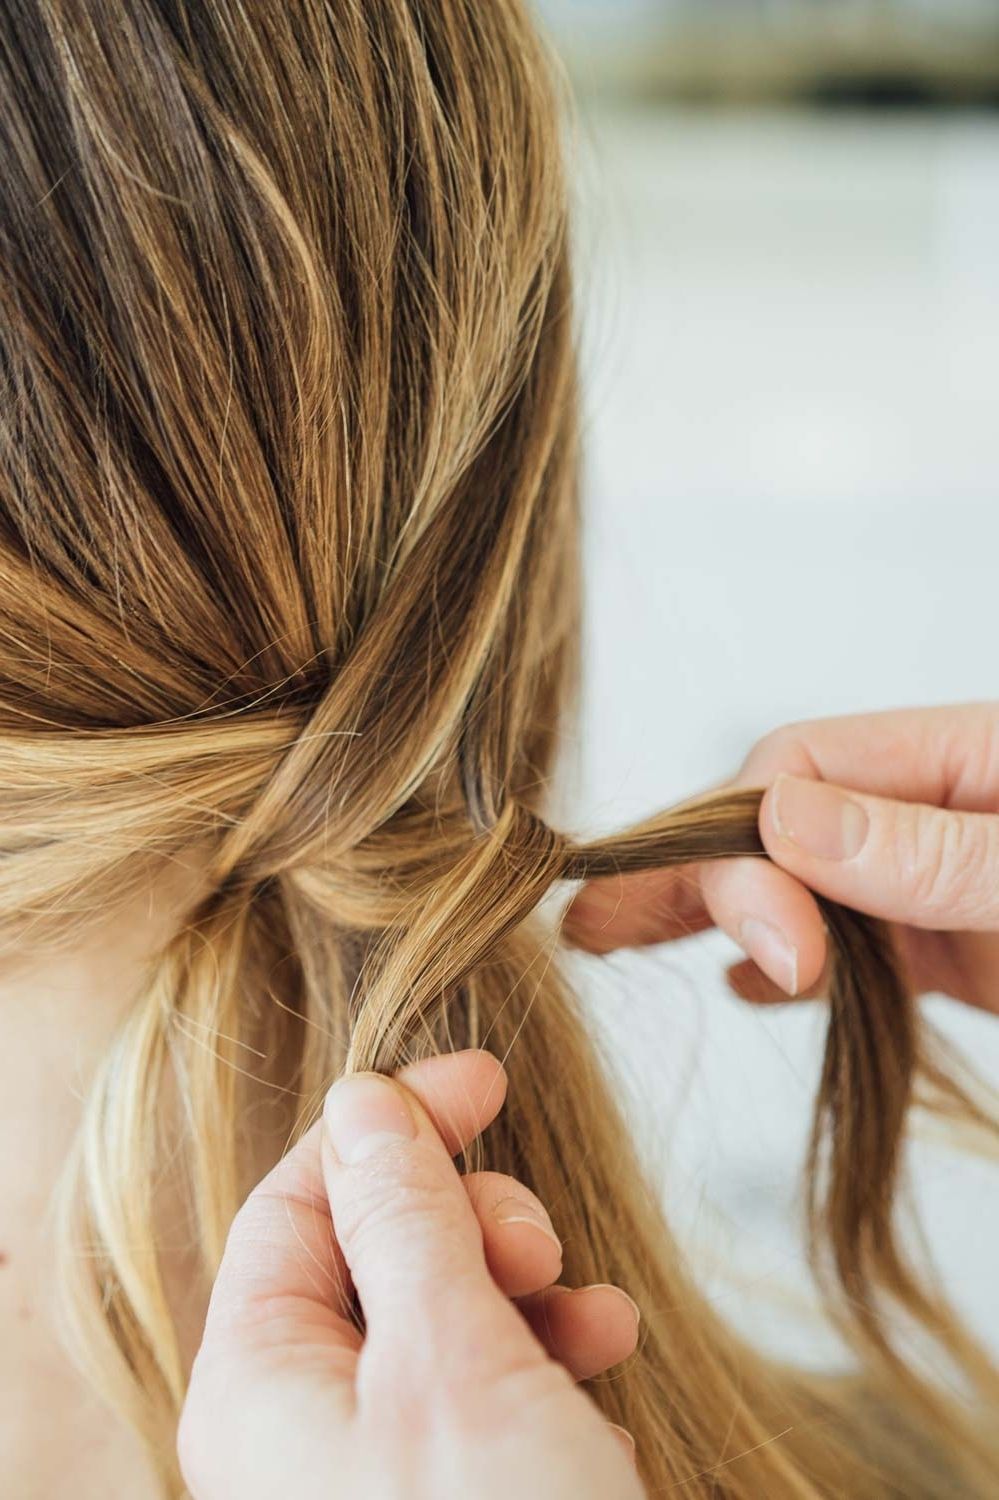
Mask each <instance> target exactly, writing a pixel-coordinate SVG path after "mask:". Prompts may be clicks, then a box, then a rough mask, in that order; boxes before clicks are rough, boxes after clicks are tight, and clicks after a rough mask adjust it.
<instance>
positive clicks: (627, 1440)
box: [607, 1422, 637, 1459]
mask: <svg viewBox="0 0 999 1500" xmlns="http://www.w3.org/2000/svg"><path fill="white" fill-rule="evenodd" d="M607 1426H608V1427H609V1428H610V1430H611V1432H612V1433H613V1434H614V1436H615V1437H616V1438H617V1439H618V1441H619V1442H620V1443H621V1444H622V1445H623V1447H624V1448H625V1449H626V1450H627V1452H628V1456H629V1458H632V1459H633V1458H634V1457H635V1454H636V1452H637V1450H636V1448H635V1439H634V1438H633V1437H632V1435H631V1433H630V1432H629V1431H628V1429H627V1427H619V1426H618V1424H617V1423H616V1422H608V1423H607Z"/></svg>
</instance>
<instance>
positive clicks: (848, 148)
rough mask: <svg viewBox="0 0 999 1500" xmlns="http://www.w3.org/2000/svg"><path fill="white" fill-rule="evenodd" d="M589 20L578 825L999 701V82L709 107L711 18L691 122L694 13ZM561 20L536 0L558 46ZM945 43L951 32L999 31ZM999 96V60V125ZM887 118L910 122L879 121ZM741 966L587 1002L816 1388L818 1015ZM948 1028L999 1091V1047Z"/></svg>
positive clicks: (980, 1187)
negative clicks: (917, 718) (860, 100)
mask: <svg viewBox="0 0 999 1500" xmlns="http://www.w3.org/2000/svg"><path fill="white" fill-rule="evenodd" d="M573 4H574V5H575V6H576V14H577V19H580V20H581V21H586V20H589V21H592V22H593V23H594V26H595V27H596V30H594V31H588V30H587V28H586V27H585V26H583V28H582V31H578V30H573V29H572V28H570V30H572V35H569V34H568V32H566V31H565V30H564V29H563V30H562V31H561V32H560V33H559V34H560V35H562V36H563V37H564V38H566V51H567V56H568V57H569V59H570V61H571V63H572V65H573V67H574V68H575V72H576V80H577V87H578V92H579V95H580V100H579V106H578V107H579V112H580V122H579V138H578V141H577V143H576V145H575V148H574V149H575V155H576V163H575V182H576V185H577V196H578V211H577V235H578V256H577V264H578V280H579V305H580V319H581V325H582V340H583V353H584V369H585V392H586V410H587V428H586V435H587V456H588V482H587V512H588V515H587V527H588V529H587V538H586V549H587V554H586V558H587V592H588V599H587V606H588V610H587V653H586V683H585V711H584V716H583V721H582V724H581V736H580V743H579V745H578V746H577V747H576V748H577V755H578V764H579V773H578V784H577V787H576V789H575V791H574V792H573V794H572V795H571V803H570V806H571V814H570V813H567V817H569V818H570V820H571V823H572V825H573V826H575V827H576V828H578V829H580V830H583V831H588V832H589V831H597V830H604V829H611V828H614V827H616V826H620V825H622V824H623V823H624V822H626V821H628V820H632V819H634V818H635V817H638V816H641V815H643V814H645V813H647V812H649V811H651V810H653V809H654V808H657V807H661V806H664V805H666V804H668V803H670V802H672V801H676V800H678V799H680V798H682V797H685V796H688V795H690V794H691V793H693V792H695V791H697V790H700V789H701V788H703V787H704V786H706V785H707V784H709V783H711V782H712V781H714V780H716V779H718V778H721V777H723V776H724V775H726V774H727V773H728V772H730V771H731V770H733V769H734V768H735V767H736V766H737V765H738V763H739V761H740V760H741V758H742V756H743V755H744V754H745V752H746V751H747V750H748V748H749V747H750V745H751V744H752V742H753V740H754V739H755V738H756V737H757V736H759V735H760V734H761V733H763V732H765V731H766V730H767V729H768V728H771V727H773V726H775V725H777V724H780V723H782V722H786V721H788V720H793V719H800V718H804V717H812V716H817V715H827V714H833V713H840V712H849V711H854V710H862V709H877V708H888V707H892V706H898V705H906V704H920V703H945V702H949V701H959V700H962V699H970V698H993V697H996V696H997V692H999V667H997V665H996V661H995V657H996V647H995V640H996V632H997V626H999V507H997V503H996V502H997V498H999V392H997V366H999V114H997V113H993V112H992V111H991V110H990V109H989V108H988V107H987V99H986V97H985V96H986V94H987V92H988V90H987V89H986V90H985V91H984V93H983V91H982V86H981V85H982V76H981V72H980V71H979V73H976V74H975V82H974V90H973V93H974V97H973V98H971V99H970V100H969V99H968V98H966V97H963V95H962V89H965V90H966V86H967V75H966V74H964V73H960V79H962V80H963V82H960V81H959V82H957V83H955V74H954V71H953V68H950V71H948V69H947V68H945V69H944V70H943V73H942V74H941V79H940V80H938V82H937V83H936V84H933V87H938V86H939V88H940V90H941V97H940V98H939V99H937V100H935V101H933V100H931V101H930V102H929V103H927V101H926V99H925V98H924V97H923V96H924V95H925V93H926V90H927V89H928V88H929V87H930V85H929V84H928V83H927V78H928V77H931V75H932V70H930V73H927V74H926V75H925V76H923V75H921V77H920V81H919V85H918V90H917V93H918V96H919V97H918V99H917V100H916V102H921V103H922V104H923V106H924V107H921V108H915V107H912V106H913V100H911V99H909V98H908V96H907V93H906V87H904V86H903V85H904V84H905V78H906V77H910V76H911V75H906V74H904V73H903V74H900V73H899V72H898V70H897V68H896V64H895V62H893V63H892V66H891V69H890V70H889V72H888V73H887V74H884V73H882V74H879V73H878V70H877V69H876V68H874V69H867V70H866V71H865V70H864V69H863V68H862V69H860V73H861V74H862V75H863V76H862V93H863V97H864V100H865V101H866V102H867V104H868V105H869V106H870V107H865V108H863V109H859V108H856V107H844V106H843V103H842V97H841V96H842V95H843V94H844V92H845V94H846V95H847V97H848V98H849V97H852V96H851V95H850V89H851V88H853V87H854V84H855V83H856V78H855V77H853V75H850V77H846V74H845V73H844V70H843V66H842V58H841V57H840V56H838V55H837V58H836V63H835V68H834V69H833V70H832V76H833V79H834V82H835V90H834V93H835V94H836V95H837V96H838V97H840V103H839V105H838V107H836V108H831V109H830V108H825V109H819V108H817V107H815V103H814V101H815V99H816V97H823V96H827V95H828V93H829V89H828V87H827V82H828V80H824V79H823V76H822V70H821V67H819V66H818V65H816V64H815V60H814V59H815V57H816V56H818V57H819V59H820V60H821V50H820V51H819V52H818V53H816V54H812V53H810V54H808V55H809V56H810V57H811V58H812V62H811V63H810V64H809V69H810V71H808V70H806V71H807V80H806V83H807V88H806V89H805V91H804V92H803V93H801V94H800V95H799V96H795V93H794V89H793V87H792V86H791V83H790V82H789V79H792V78H793V76H794V70H793V68H790V71H789V72H788V73H787V74H786V75H784V77H783V81H782V84H781V88H780V91H777V90H775V89H773V88H771V87H770V86H769V85H767V84H762V83H761V82H760V81H759V79H754V80H751V81H750V82H749V83H745V80H743V83H744V84H745V87H739V86H735V87H730V85H731V81H732V80H731V75H727V81H726V82H725V83H724V85H723V84H720V83H719V82H718V80H717V78H716V79H715V80H714V82H712V83H711V85H710V89H708V85H707V84H706V83H705V78H706V76H707V74H708V73H709V72H710V67H708V66H707V65H706V64H705V63H704V56H705V54H706V52H709V51H710V45H709V44H710V38H711V32H710V28H708V30H707V31H703V24H702V32H703V34H702V37H701V40H702V42H703V43H704V46H702V48H701V52H700V54H699V56H700V59H701V61H700V64H699V68H700V71H699V72H698V73H697V83H696V88H697V91H698V93H699V96H700V97H701V103H700V104H699V106H698V107H691V106H690V103H689V100H688V101H687V102H686V103H685V104H682V105H681V104H680V103H678V99H677V93H678V90H677V88H676V86H675V83H676V77H675V75H676V70H677V68H678V64H677V63H676V61H675V59H674V61H673V62H672V63H671V67H672V69H673V74H672V75H671V78H672V81H669V79H668V80H667V82H666V83H665V84H663V85H662V87H661V88H660V87H659V86H658V85H657V87H656V88H650V87H648V86H647V85H648V79H649V78H650V77H651V76H653V75H654V74H655V55H656V54H655V52H654V51H649V50H648V47H647V37H648V34H649V33H648V32H647V31H646V30H645V29H644V28H647V27H648V25H649V24H650V20H651V22H654V23H657V24H659V23H662V22H663V18H664V16H666V13H667V12H668V13H669V17H668V18H672V20H676V18H677V17H679V16H680V15H681V12H682V11H683V10H684V7H682V6H678V5H673V6H659V7H657V6H656V5H655V4H654V3H647V4H642V5H636V6H635V7H634V9H635V11H636V13H637V12H641V14H640V15H639V16H638V22H639V26H640V28H642V29H641V30H640V31H639V32H636V33H629V32H628V26H627V21H628V11H629V7H628V6H627V5H622V4H620V3H617V4H616V5H615V6H607V5H604V6H602V7H601V6H600V5H597V4H594V3H590V4H582V3H580V4H576V0H573ZM866 8H867V10H868V11H877V12H878V13H879V14H881V15H882V18H883V15H884V14H886V13H887V11H889V10H892V11H895V12H908V13H909V14H910V15H915V13H916V12H917V11H921V12H922V13H924V16H925V17H931V13H933V12H934V11H936V12H940V10H941V7H939V6H937V7H933V6H932V5H922V6H918V5H916V6H914V5H912V4H910V5H908V6H905V5H897V6H892V7H885V6H867V7H866ZM571 9H572V7H567V5H566V3H564V0H551V5H550V11H551V14H552V17H553V19H554V21H555V23H556V26H557V25H558V23H559V22H560V21H561V22H563V23H564V22H565V20H566V15H567V13H568V10H571ZM688 9H689V7H688ZM780 9H781V7H778V6H775V5H769V6H767V5H758V6H746V7H744V8H743V10H742V11H741V12H739V8H738V7H733V6H732V5H728V6H725V5H721V4H719V3H717V0H713V3H711V4H707V3H705V4H704V5H703V6H702V8H701V11H700V17H701V23H704V22H705V20H706V18H707V16H708V12H710V13H711V14H712V16H713V18H714V20H715V21H716V22H717V31H716V35H717V36H718V37H719V38H720V39H721V40H720V41H719V46H720V47H721V48H722V50H724V40H725V16H726V15H728V16H729V17H730V18H731V17H732V16H735V15H736V14H737V12H738V13H739V15H740V18H741V19H740V24H742V23H743V22H744V21H745V16H746V14H748V13H749V12H754V13H759V14H760V15H763V14H764V13H766V17H767V19H768V24H769V23H774V18H775V16H776V13H777V12H778V11H779V10H780ZM809 9H810V10H813V11H814V10H815V9H819V10H821V9H822V7H809ZM828 9H829V10H830V11H832V10H837V9H838V10H839V12H840V13H841V14H842V13H845V12H846V11H847V10H852V11H853V13H854V14H855V15H859V14H860V12H861V11H862V10H864V7H863V6H862V5H857V4H854V5H853V6H852V7H850V6H842V5H840V6H838V7H837V6H830V7H829V8H828ZM783 10H784V11H785V12H786V14H787V15H788V16H792V13H794V14H799V13H800V12H801V7H800V6H796V5H793V4H786V5H784V6H783ZM601 11H602V14H599V13H600V12H601ZM976 15H977V22H976V19H975V17H976ZM938 18H939V17H938ZM952 18H953V19H955V20H960V21H961V24H962V27H963V28H964V30H963V32H962V35H964V36H965V37H966V36H967V35H970V34H972V33H971V32H970V31H969V29H968V28H970V27H971V26H972V24H973V23H974V24H978V23H980V22H982V20H983V18H984V21H985V22H989V21H990V20H995V21H996V22H999V8H997V7H982V6H978V7H977V8H976V7H975V6H972V5H968V6H965V7H959V6H955V7H952ZM795 24H796V23H795ZM616 26H617V27H620V28H622V30H621V31H620V32H619V31H618V30H617V29H616ZM959 29H960V28H959ZM584 33H585V35H584ZM598 33H599V37H600V39H601V46H602V47H604V50H605V51H606V54H607V57H608V58H610V59H611V61H612V66H611V67H609V68H608V69H606V70H605V71H604V72H602V71H601V65H600V49H597V50H596V51H594V50H593V48H591V47H589V46H588V44H587V38H588V37H590V38H592V37H594V36H597V35H598ZM879 34H880V33H879ZM629 35H631V37H632V40H634V38H635V37H636V36H640V37H641V38H642V43H641V46H640V47H639V48H638V51H639V52H641V53H642V54H643V58H642V70H641V77H642V79H643V80H644V82H643V83H642V84H641V86H638V85H637V84H636V83H635V79H634V77H633V76H632V75H631V74H629V71H628V66H627V59H628V57H629V55H631V54H630V52H629V46H630V43H629V41H628V37H629ZM705 38H706V39H707V40H706V41H705ZM608 39H612V40H613V42H614V45H610V42H609V40H608ZM976 45H977V46H978V49H979V53H981V45H982V43H981V38H980V37H979V38H978V40H977V42H976ZM958 51H959V48H958V47H957V44H956V42H955V47H954V49H953V56H956V55H957V53H958ZM856 55H857V56H858V57H861V56H863V55H864V54H863V49H862V48H861V49H858V51H857V54H856ZM948 55H950V54H948ZM953 56H951V62H953ZM979 60H981V59H979ZM948 67H950V64H948ZM695 71H696V70H695ZM851 77H853V82H852V83H851V81H850V78H851ZM844 78H846V82H844ZM622 79H623V80H624V82H623V83H622ZM879 79H880V81H879ZM900 80H901V81H900ZM995 80H999V66H996V68H995V70H994V87H995V89H996V94H997V97H999V82H996V81H995ZM706 89H707V90H708V96H707V98H708V102H705V90H706ZM955 90H956V93H957V95H959V96H961V97H960V99H959V100H957V101H956V100H955V99H954V98H950V97H949V93H950V94H953V93H954V92H955ZM680 92H682V90H680ZM778 92H780V95H781V97H780V100H778V98H777V93H778ZM747 95H751V96H752V97H751V99H750V98H748V97H747ZM900 95H901V97H903V98H905V99H906V102H907V103H908V105H909V107H907V108H903V109H899V108H885V107H873V106H875V105H878V104H880V105H882V106H883V104H884V100H885V98H887V97H891V98H893V99H896V100H897V98H898V97H899V96H900ZM733 98H737V99H738V101H739V102H738V103H733V102H732V99H733ZM958 102H959V103H960V107H956V103H958ZM732 956H734V949H733V948H732V947H731V945H729V944H728V942H727V941H726V940H725V939H723V938H721V937H720V936H719V935H717V934H715V935H711V936H709V937H707V938H695V939H690V940H687V941H685V942H684V943H683V944H681V945H679V946H673V947H671V948H670V949H668V950H667V949H664V948H660V949H657V950H653V951H651V952H647V953H644V954H631V955H617V956H615V957H613V958H611V959H607V960H601V961H593V960H582V959H581V960H579V969H580V979H581V983H582V986H583V988H584V991H585V993H586V994H587V995H588V997H589V998H590V1000H591V1002H592V1008H593V1012H594V1014H595V1016H596V1018H597V1023H598V1025H599V1026H600V1028H601V1030H602V1032H603V1033H604V1035H605V1036H606V1039H607V1047H608V1051H609V1053H610V1054H611V1055H612V1057H613V1059H614V1061H615V1063H616V1065H617V1066H618V1067H619V1068H620V1070H621V1072H622V1076H623V1078H624V1079H625V1081H626V1084H627V1086H628V1089H629V1095H630V1097H631V1098H632V1100H633V1107H634V1110H635V1119H636V1129H637V1131H638V1133H639V1136H640V1139H641V1140H642V1141H643V1143H645V1144H646V1145H647V1147H648V1151H649V1155H650V1159H651V1160H652V1161H653V1163H654V1165H655V1169H656V1170H657V1171H658V1172H659V1173H660V1174H661V1181H662V1184H663V1191H664V1193H665V1195H666V1200H667V1204H668V1208H669V1212H670V1215H671V1217H672V1220H673V1222H674V1223H676V1224H677V1225H678V1227H679V1228H680V1229H681V1231H682V1234H683V1237H684V1239H685V1242H686V1243H687V1244H688V1245H689V1247H690V1249H691V1253H692V1255H693V1257H694V1259H695V1262H696V1263H697V1264H698V1266H699V1267H700V1269H701V1271H702V1274H703V1275H704V1276H706V1277H707V1278H708V1279H709V1280H710V1283H711V1285H712V1288H713V1290H714V1292H715V1294H716V1295H717V1297H718V1298H719V1300H720V1302H721V1304H722V1306H723V1307H724V1309H725V1311H726V1312H727V1314H728V1315H729V1316H730V1317H732V1318H733V1319H734V1320H736V1321H738V1322H740V1323H743V1324H744V1325H745V1326H747V1327H749V1328H751V1329H753V1330H754V1331H755V1332H756V1333H758V1334H759V1335H760V1336H761V1337H764V1338H766V1339H768V1340H770V1341H771V1342H773V1343H774V1344H775V1345H776V1346H777V1347H779V1348H781V1349H785V1350H787V1351H788V1352H790V1353H793V1354H795V1355H797V1356H799V1357H800V1358H802V1359H804V1360H807V1361H810V1362H814V1363H821V1362H822V1361H823V1360H825V1359H828V1358H829V1357H830V1355H831V1353H832V1352H833V1350H834V1347H835V1346H834V1345H833V1344H832V1342H831V1339H830V1338H829V1336H828V1335H826V1334H824V1333H823V1332H822V1330H821V1329H820V1328H818V1327H817V1325H816V1324H815V1322H814V1320H813V1317H812V1315H811V1312H810V1309H809V1303H808V1299H807V1282H806V1280H805V1277H804V1274H803V1270H802V1256H801V1248H800V1235H799V1233H798V1219H797V1214H798V1201H797V1190H798V1184H799V1178H800V1165H801V1160H802V1154H803V1150H804V1143H805V1137H806V1131H807V1125H808V1119H809V1114H810V1109H811V1104H812V1101H813V1098H814V1094H815V1088H816V1082H817V1070H818V1064H819V1057H820V1052H821V1044H822V1034H823V1015H822V1011H821V1007H819V1006H816V1005H809V1004H802V1005H797V1006H794V1005H791V1006H782V1007H778V1008H775V1009H769V1010H754V1009H752V1008H751V1007H749V1006H746V1005H743V1004H741V1003H740V1002H738V1001H736V1000H734V999H733V998H731V997H730V996H729V995H728V993H727V992H726V989H725V986H724V983H723V978H722V972H723V966H724V963H725V961H727V960H729V959H730V958H731V957H732ZM928 1009H929V1010H930V1011H931V1013H932V1014H933V1016H934V1019H935V1020H936V1021H937V1022H938V1023H939V1025H940V1026H941V1027H942V1028H943V1029H944V1030H945V1032H946V1033H947V1034H948V1035H949V1036H951V1037H953V1038H954V1039H955V1040H957V1041H959V1042H960V1043H961V1044H962V1045H963V1047H964V1048H965V1050H966V1051H968V1052H970V1053H971V1054H972V1055H973V1056H974V1058H975V1059H976V1061H977V1064H978V1066H979V1068H980V1070H981V1071H982V1072H984V1073H985V1074H986V1075H987V1076H989V1077H990V1078H991V1079H992V1080H993V1081H995V1082H996V1083H999V1020H996V1019H995V1018H993V1017H989V1016H984V1015H981V1014H975V1013H971V1012H969V1011H967V1010H966V1009H963V1008H962V1007H959V1006H957V1005H955V1004H954V1003H952V1002H950V1001H948V1000H946V999H943V998H937V999H932V1000H930V1001H929V1002H928ZM912 1158H913V1160H912V1169H913V1178H914V1183H915V1188H916V1194H915V1196H916V1199H917V1202H918V1206H919V1209H920V1213H921V1217H922V1220H923V1222H924V1224H925V1226H926V1228H927V1230H928V1237H929V1241H930V1245H931V1248H932V1251H933V1255H934V1257H935V1260H936V1263H937V1265H938V1266H939V1268H940V1269H941V1271H942V1273H943V1275H944V1278H945V1281H946V1284H947V1286H948V1288H949V1290H950V1293H951V1295H952V1297H953V1298H954V1300H955V1301H956V1303H957V1304H958V1306H959V1307H961V1308H962V1309H963V1310H964V1311H965V1313H966V1314H967V1315H968V1316H969V1318H970V1319H971V1320H972V1322H973V1323H974V1324H975V1325H976V1326H977V1327H978V1328H979V1329H980V1330H981V1331H982V1332H984V1333H985V1334H986V1335H987V1336H988V1337H989V1338H990V1339H991V1340H992V1341H993V1343H994V1345H995V1347H996V1348H997V1349H999V1279H997V1277H996V1273H995V1264H996V1245H997V1244H999V1166H997V1165H989V1164H988V1163H983V1162H981V1161H976V1160H974V1159H968V1158H966V1157H963V1156H962V1155H961V1154H959V1153H955V1152H954V1151H952V1150H951V1149H949V1148H948V1147H946V1146H941V1145H939V1144H935V1143H933V1142H930V1141H928V1140H927V1141H922V1140H920V1139H918V1136H917V1140H916V1142H915V1143H914V1146H913V1150H912Z"/></svg>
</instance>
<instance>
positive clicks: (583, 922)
mask: <svg viewBox="0 0 999 1500" xmlns="http://www.w3.org/2000/svg"><path fill="white" fill-rule="evenodd" d="M699 872H700V866H698V865H683V866H678V867H677V868H675V869H671V870H643V871H641V872H639V873H638V874H634V875H605V876H601V877H600V878H599V879H597V880H591V881H589V882H588V883H587V884H586V885H584V886H582V887H581V888H580V890H579V892H578V893H577V895H576V897H575V898H574V900H573V901H572V903H571V905H570V906H569V909H568V911H567V912H566V914H565V919H564V921H563V923H562V936H563V938H564V939H565V940H566V941H567V942H568V943H570V944H572V945H573V946H575V947H579V948H585V949H586V951H587V952H589V953H610V952H612V951H613V950H614V949H615V948H643V947H645V946H646V945H648V944H649V943H665V942H668V941H670V940H672V939H674V938H681V937H688V936H689V935H690V934H691V933H694V932H701V931H702V930H703V929H704V928H705V927H710V926H711V925H712V919H711V917H710V915H709V914H708V911H707V909H706V907H705V905H704V899H703V897H702V895H701V886H700V880H699Z"/></svg>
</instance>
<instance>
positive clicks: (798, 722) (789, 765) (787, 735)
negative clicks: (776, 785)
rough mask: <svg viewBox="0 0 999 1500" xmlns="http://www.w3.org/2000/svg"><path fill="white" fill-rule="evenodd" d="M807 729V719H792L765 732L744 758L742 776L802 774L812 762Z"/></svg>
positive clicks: (766, 776) (765, 777)
mask: <svg viewBox="0 0 999 1500" xmlns="http://www.w3.org/2000/svg"><path fill="white" fill-rule="evenodd" d="M810 727H811V725H810V722H809V721H808V720H806V719H795V720H792V721H791V722H790V723H787V724H780V725H778V726H777V728H775V729H770V730H768V731H767V733H766V734H765V735H763V737H762V738H761V739H759V740H757V741H756V744H755V745H754V746H753V748H752V749H751V750H750V752H749V754H748V755H747V756H746V759H745V760H744V762H743V764H742V772H741V774H742V775H743V776H752V777H756V778H759V779H761V780H766V779H767V778H768V777H770V778H772V777H774V776H776V775H777V773H778V772H779V771H794V772H798V773H800V772H801V771H803V770H804V769H805V768H806V766H808V765H810V764H811V761H812V757H811V756H810V755H809V754H808V750H807V748H806V747H807V744H808V734H809V729H810Z"/></svg>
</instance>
